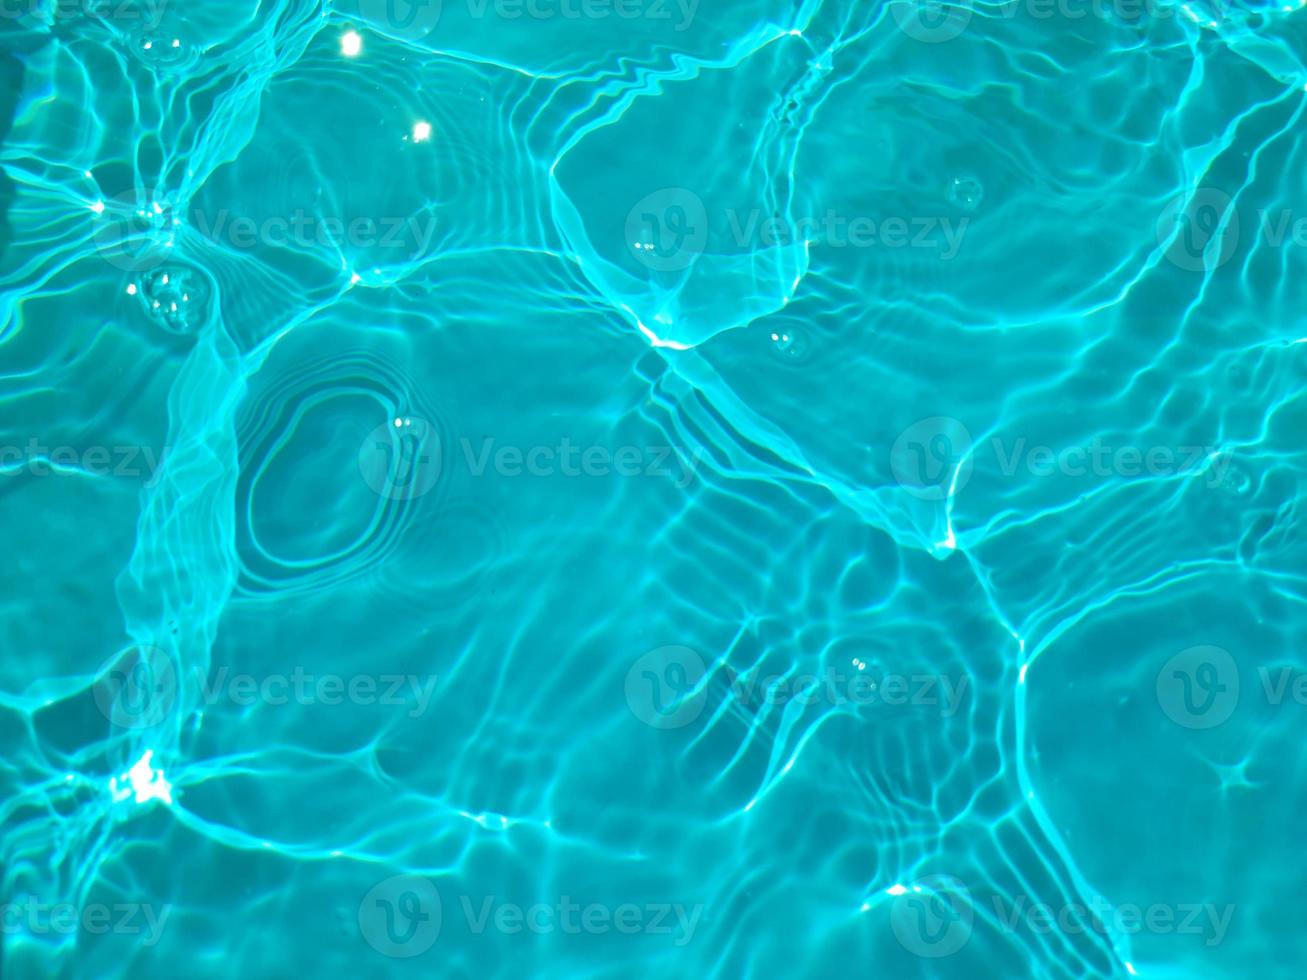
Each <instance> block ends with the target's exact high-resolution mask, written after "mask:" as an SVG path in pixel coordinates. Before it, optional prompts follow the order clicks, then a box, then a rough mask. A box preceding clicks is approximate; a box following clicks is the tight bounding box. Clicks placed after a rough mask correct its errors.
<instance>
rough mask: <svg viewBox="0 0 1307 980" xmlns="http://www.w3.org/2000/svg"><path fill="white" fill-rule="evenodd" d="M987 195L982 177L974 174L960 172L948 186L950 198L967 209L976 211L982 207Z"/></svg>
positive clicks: (952, 201)
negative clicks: (981, 203)
mask: <svg viewBox="0 0 1307 980" xmlns="http://www.w3.org/2000/svg"><path fill="white" fill-rule="evenodd" d="M984 196H985V187H984V185H983V184H981V182H980V178H979V177H976V176H974V175H972V174H960V175H959V176H957V177H954V178H953V180H952V182H951V183H950V184H949V187H948V199H949V201H950V202H951V203H953V204H956V205H957V206H958V207H960V208H962V209H963V210H965V211H974V210H976V208H978V207H980V202H981V199H982V198H984Z"/></svg>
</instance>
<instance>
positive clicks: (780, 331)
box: [767, 326, 812, 363]
mask: <svg viewBox="0 0 1307 980" xmlns="http://www.w3.org/2000/svg"><path fill="white" fill-rule="evenodd" d="M767 336H768V339H769V340H770V341H771V348H772V350H773V351H775V352H776V355H777V356H778V357H780V358H781V359H782V360H785V361H790V362H791V363H801V362H803V361H806V360H807V359H808V355H809V354H811V353H812V345H811V344H810V343H809V341H808V335H807V334H806V333H805V332H804V331H802V330H800V329H799V328H797V327H793V326H787V327H776V328H774V329H772V330H771V331H770V332H769V333H768V335H767Z"/></svg>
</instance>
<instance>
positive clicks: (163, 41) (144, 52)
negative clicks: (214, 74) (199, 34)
mask: <svg viewBox="0 0 1307 980" xmlns="http://www.w3.org/2000/svg"><path fill="white" fill-rule="evenodd" d="M131 44H132V49H133V50H134V51H135V53H136V57H138V58H140V59H141V61H143V62H145V63H146V64H147V65H150V66H151V67H153V68H175V67H178V66H184V65H186V64H187V63H189V62H190V61H191V60H192V59H193V57H194V55H195V52H194V51H193V50H192V48H191V45H189V44H187V43H186V42H184V41H183V40H182V39H181V38H179V37H173V36H171V35H169V34H166V33H153V32H147V33H138V34H137V35H136V37H135V38H134V39H133V40H132V42H131Z"/></svg>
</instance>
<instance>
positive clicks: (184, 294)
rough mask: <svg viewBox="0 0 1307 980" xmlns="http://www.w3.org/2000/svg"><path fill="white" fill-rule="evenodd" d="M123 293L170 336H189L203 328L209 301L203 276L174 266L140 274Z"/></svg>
mask: <svg viewBox="0 0 1307 980" xmlns="http://www.w3.org/2000/svg"><path fill="white" fill-rule="evenodd" d="M127 292H128V294H129V295H132V296H136V297H138V298H139V299H140V300H141V303H142V304H143V305H144V307H145V312H146V313H147V314H148V315H149V317H150V318H151V319H152V320H154V321H155V322H156V323H158V324H159V325H160V326H163V327H165V328H167V329H168V330H171V331H172V332H173V333H193V332H194V331H196V330H197V329H199V328H200V327H201V326H203V325H204V322H205V321H206V320H207V319H208V317H209V306H210V303H211V301H212V298H213V289H212V286H211V285H210V283H209V280H208V277H207V276H206V275H204V273H202V272H200V271H199V270H198V269H192V268H190V267H189V266H184V265H179V264H177V263H169V264H167V265H163V266H160V267H159V268H157V269H153V270H151V271H149V272H147V273H144V274H143V275H142V276H141V277H140V279H139V281H138V282H134V283H132V284H131V285H129V286H128V287H127Z"/></svg>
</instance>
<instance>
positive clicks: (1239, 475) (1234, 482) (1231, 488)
mask: <svg viewBox="0 0 1307 980" xmlns="http://www.w3.org/2000/svg"><path fill="white" fill-rule="evenodd" d="M1211 462H1212V463H1213V464H1215V463H1216V462H1217V461H1216V460H1212V461H1211ZM1225 462H1226V463H1227V466H1226V469H1225V474H1224V475H1223V476H1222V477H1221V489H1222V490H1224V491H1226V492H1227V493H1232V494H1234V495H1236V496H1239V497H1242V496H1244V495H1246V494H1247V493H1248V492H1249V491H1250V490H1252V488H1253V478H1252V476H1251V475H1250V474H1249V473H1248V471H1247V470H1246V469H1245V468H1244V467H1243V466H1240V465H1239V463H1237V462H1236V461H1234V460H1233V459H1229V458H1227V459H1226V461H1225Z"/></svg>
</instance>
